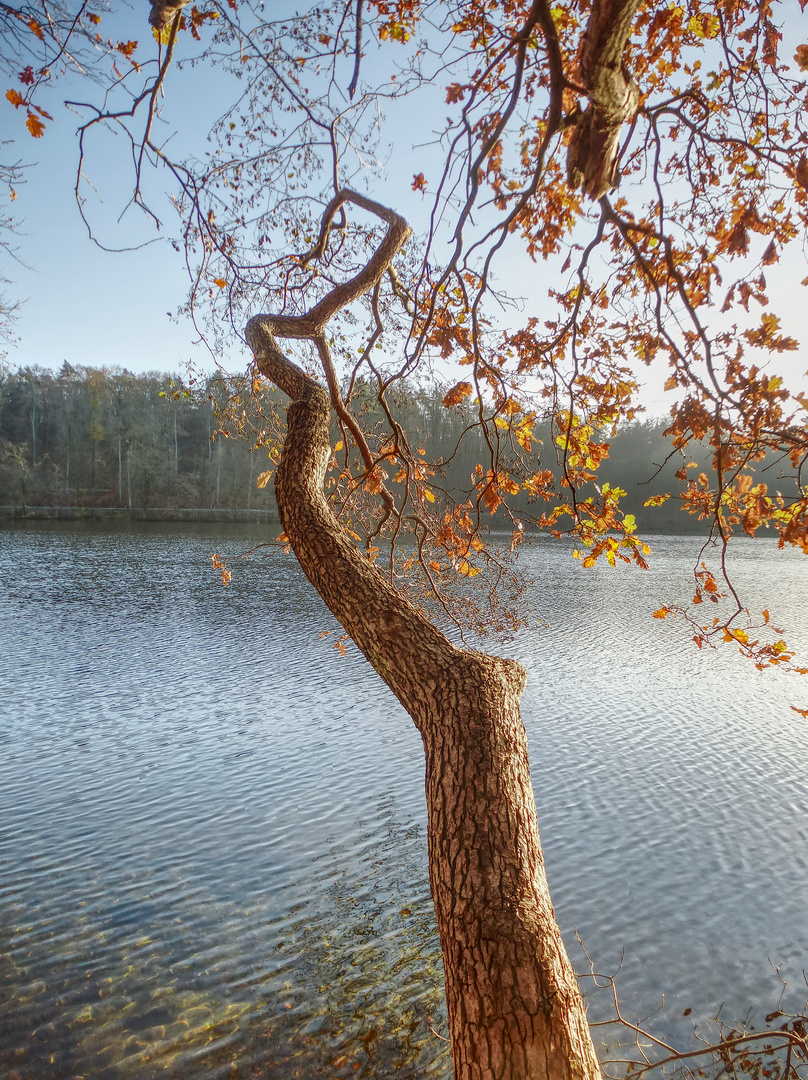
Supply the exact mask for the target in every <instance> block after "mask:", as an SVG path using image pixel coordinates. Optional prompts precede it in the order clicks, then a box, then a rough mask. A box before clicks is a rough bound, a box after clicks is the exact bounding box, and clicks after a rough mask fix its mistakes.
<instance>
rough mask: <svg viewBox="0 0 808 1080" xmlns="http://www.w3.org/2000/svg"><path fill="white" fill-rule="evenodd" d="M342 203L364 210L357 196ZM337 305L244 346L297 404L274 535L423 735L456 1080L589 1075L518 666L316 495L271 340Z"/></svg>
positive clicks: (310, 406)
mask: <svg viewBox="0 0 808 1080" xmlns="http://www.w3.org/2000/svg"><path fill="white" fill-rule="evenodd" d="M342 201H343V202H344V201H351V202H355V203H358V204H359V205H361V206H365V207H366V208H367V207H368V202H369V201H368V200H364V199H363V197H361V196H354V195H353V193H348V194H347V195H345V194H343V197H342ZM340 205H341V204H340ZM370 206H371V209H373V210H374V212H377V213H378V212H379V210H380V209H384V208H378V207H376V206H375V204H370ZM386 214H387V215H388V216H387V217H385V220H387V221H388V223H389V224H390V230H389V231H388V234H387V237H386V238H385V241H383V243H382V245H381V246H380V248H379V249H378V250H377V252H376V253H375V255H374V257H373V259H372V260H371V261H370V263H369V264H368V267H366V268H365V270H364V271H363V272H362V273H361V274H360V275H357V278H356V279H353V280H352V281H351V282H348V283H346V285H344V286H338V287H337V290H343V291H342V292H341V293H340V296H339V297H338V298H337V299H338V301H339V304H340V305H342V304H343V303H345V302H350V297H351V296H352V295H353V296H355V295H359V293H358V292H357V290H358V289H361V291H365V289H366V288H372V287H373V285H374V284H375V282H376V281H377V280H378V279H379V278H380V277H381V274H382V273H383V272H384V270H385V268H386V265H389V261H390V259H392V257H393V255H394V254H395V252H396V251H397V250H398V249H399V248H400V247H401V245H402V244H403V243H404V241H405V240H406V238H407V236H408V234H409V230H408V228H407V227H406V225H405V223H403V222H402V221H401V219H400V218H397V217H396V215H393V214H392V213H391V212H389V211H386ZM380 216H381V215H380ZM374 260H375V262H374ZM359 278H361V279H362V280H361V281H359V282H358V281H357V279H359ZM337 290H334V291H335V292H336V291H337ZM330 295H333V294H330ZM346 297H347V298H348V299H347V300H346ZM326 300H328V298H326ZM333 310H334V305H333V304H328V303H326V302H325V301H321V302H320V304H318V305H317V306H316V307H315V308H313V309H312V311H311V312H310V313H309V314H308V315H306V316H300V317H297V318H295V317H290V316H276V317H273V316H269V315H261V316H257V317H256V318H254V319H252V320H251V321H250V323H249V325H248V327H247V340H248V343H249V345H250V347H251V349H252V351H253V354H254V357H255V362H256V365H257V367H258V369H259V370H260V372H261V373H262V375H264V377H265V378H267V379H269V380H271V381H272V382H274V383H275V384H276V385H277V386H278V387H279V388H280V389H281V390H283V391H284V392H285V393H286V394H287V395H288V396H289V397H290V398H291V399H292V400H291V403H290V405H289V407H288V416H287V434H286V439H285V442H284V445H283V449H282V453H281V458H280V462H279V466H278V470H277V474H276V478H275V495H276V500H277V505H278V512H279V514H280V519H281V523H282V525H283V529H284V531H285V532H286V534H287V536H288V538H289V542H290V544H291V546H292V549H293V551H294V553H295V555H296V556H297V559H298V561H299V563H300V565H301V567H302V568H303V570H304V572H305V574H306V575H307V577H308V578H309V580H310V581H311V583H312V584H313V585H314V587H315V588H316V589H317V591H318V592H319V594H320V596H321V597H322V598H323V600H324V601H325V602H326V604H327V605H328V607H329V608H330V609H331V611H332V612H333V614H334V615H335V616H336V618H337V619H338V620H339V622H340V623H341V624H342V626H343V627H344V628H345V630H346V631H347V633H348V634H349V635H350V637H351V638H352V639H353V640H354V642H355V643H356V644H357V645H358V647H359V648H360V650H361V651H362V652H363V654H364V655H365V656H366V657H367V659H368V660H369V661H370V663H371V664H372V665H373V667H374V668H375V669H376V671H377V672H378V673H379V675H380V676H381V677H382V678H383V679H384V681H385V682H386V683H387V685H388V686H389V687H390V689H391V690H392V691H393V693H394V694H395V695H396V697H397V698H398V699H399V701H400V702H401V703H402V705H403V706H404V708H405V709H406V710H407V712H408V713H409V714H410V716H411V717H412V719H413V721H414V722H415V725H416V727H417V728H418V731H419V732H420V734H421V737H422V739H423V744H424V750H425V755H426V797H427V806H428V816H429V823H428V829H429V867H430V881H431V886H432V896H433V899H434V903H435V911H436V914H437V923H438V931H439V934H440V941H441V948H442V950H443V957H444V967H445V974H446V994H447V1005H448V1015H449V1028H450V1034H451V1044H452V1055H453V1060H454V1070H455V1080H538V1078H542V1080H568V1078H569V1080H573V1078H574V1080H595V1078H597V1077H599V1075H600V1072H599V1067H598V1062H597V1057H596V1055H595V1052H594V1048H593V1045H592V1041H591V1037H590V1033H589V1028H588V1025H587V1021H586V1013H585V1010H584V1006H583V1002H582V999H581V996H580V992H579V990H578V986H577V982H576V980H575V976H574V974H573V971H572V968H571V965H570V962H569V959H568V958H567V955H566V952H565V950H564V946H563V943H562V941H561V935H560V933H559V930H558V926H557V924H556V922H555V917H554V913H553V908H552V904H551V903H550V897H549V892H548V889H547V882H546V879H545V875H544V866H543V858H542V852H541V845H540V842H539V833H538V825H537V820H536V808H535V804H534V799H533V789H532V786H531V782H530V771H529V764H528V754H527V739H526V735H525V730H524V726H523V724H522V720H521V716H520V713H519V699H520V696H521V693H522V690H523V688H524V684H525V678H526V676H525V671H524V669H523V668H522V667H521V666H520V665H519V664H517V663H516V662H514V661H512V660H504V659H500V658H497V657H493V656H486V655H483V654H481V653H477V652H472V651H464V650H460V649H458V648H456V647H455V646H454V645H453V644H452V643H451V642H450V641H449V639H448V638H447V637H446V636H445V635H444V634H442V633H441V632H440V631H439V630H438V629H437V628H436V627H435V626H434V625H433V624H432V623H431V622H430V621H429V620H428V619H427V618H426V617H425V616H424V615H423V614H421V613H420V612H419V611H417V610H416V609H415V608H414V607H413V606H412V605H411V604H410V603H409V602H408V601H407V600H406V599H405V598H404V597H403V596H402V595H401V594H400V593H399V592H398V591H397V590H396V589H395V588H393V587H392V586H391V584H390V583H389V581H387V579H386V578H385V577H384V576H383V575H382V573H381V572H380V571H379V570H378V569H376V567H374V566H373V565H372V564H371V563H370V562H369V561H368V560H367V559H366V558H365V557H364V555H363V554H362V553H361V552H360V551H359V550H358V549H357V548H356V546H355V545H354V543H353V542H352V540H351V539H350V538H349V537H348V535H347V534H346V533H345V531H344V530H343V529H342V527H341V526H340V524H339V522H338V521H337V519H336V518H335V517H334V515H333V513H332V512H331V510H330V508H329V506H328V503H327V500H326V498H325V494H324V479H325V474H326V469H327V466H328V461H329V458H330V454H331V448H330V439H329V426H330V419H331V411H332V398H331V397H329V394H328V393H327V391H326V390H325V389H324V388H323V387H322V386H321V385H320V384H318V383H317V382H315V381H314V380H313V379H311V378H310V377H309V376H307V375H306V374H305V373H304V372H303V371H302V370H301V369H300V368H298V367H297V366H296V365H295V364H293V363H292V362H291V361H290V360H289V359H288V358H287V357H286V356H285V355H284V354H283V352H282V351H281V350H280V348H279V347H278V344H277V340H276V339H277V337H279V336H283V337H293V338H309V339H311V340H313V341H315V343H316V344H317V346H318V349H320V351H321V356H322V355H323V350H324V349H325V348H326V346H325V338H324V335H323V331H324V327H325V323H326V322H327V320H328V318H330V314H332V313H333ZM326 376H327V380H328V381H329V382H330V379H328V371H326Z"/></svg>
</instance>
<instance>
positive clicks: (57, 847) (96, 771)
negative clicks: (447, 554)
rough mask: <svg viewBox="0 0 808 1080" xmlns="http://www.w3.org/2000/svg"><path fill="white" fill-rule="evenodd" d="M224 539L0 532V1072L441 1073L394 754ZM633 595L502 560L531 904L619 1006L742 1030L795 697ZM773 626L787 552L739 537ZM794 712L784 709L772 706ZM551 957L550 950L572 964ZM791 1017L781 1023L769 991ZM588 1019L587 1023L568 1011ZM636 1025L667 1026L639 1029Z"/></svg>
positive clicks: (798, 583)
mask: <svg viewBox="0 0 808 1080" xmlns="http://www.w3.org/2000/svg"><path fill="white" fill-rule="evenodd" d="M255 536H256V534H255V533H253V532H251V531H250V530H248V529H246V528H243V527H242V528H239V527H232V526H228V527H218V526H217V527H209V528H199V527H194V529H193V531H191V530H190V529H189V528H185V529H175V530H171V529H170V528H166V527H165V526H158V527H143V528H133V529H129V530H122V531H113V530H106V529H100V528H98V529H95V528H90V527H88V528H67V529H59V528H52V527H43V526H30V527H27V528H16V529H6V530H3V531H0V572H2V580H3V582H4V595H3V597H2V599H0V640H1V641H2V660H0V665H1V666H2V675H1V678H2V685H3V687H4V694H3V697H2V700H0V748H2V756H0V868H2V875H1V876H0V911H2V926H0V935H2V940H0V972H1V973H2V978H1V979H0V986H2V994H3V998H4V1003H3V1013H4V1022H3V1025H2V1029H0V1070H2V1071H3V1073H4V1074H7V1075H8V1076H9V1077H12V1078H13V1080H57V1078H62V1077H64V1078H68V1077H70V1078H72V1077H74V1076H76V1075H82V1076H84V1077H87V1078H90V1077H92V1078H93V1080H98V1078H102V1080H107V1078H109V1080H119V1078H123V1077H133V1078H137V1080H147V1078H148V1080H150V1078H151V1077H153V1076H155V1075H156V1074H157V1073H159V1074H160V1075H164V1076H167V1077H180V1076H187V1075H188V1072H189V1069H192V1070H193V1074H194V1076H199V1077H203V1078H206V1080H207V1078H213V1077H217V1076H225V1075H227V1076H245V1077H246V1076H251V1075H261V1076H262V1077H265V1078H269V1080H275V1078H276V1077H277V1078H278V1080H280V1078H283V1080H285V1078H287V1077H292V1076H296V1075H300V1076H307V1077H313V1078H317V1077H321V1076H322V1077H329V1078H339V1077H342V1076H349V1075H350V1076H360V1077H370V1076H373V1077H386V1076H392V1075H396V1076H399V1077H412V1078H414V1077H421V1076H429V1077H432V1076H434V1077H449V1076H450V1074H451V1067H450V1063H449V1061H448V1057H447V1054H446V1047H445V1044H444V1043H442V1042H441V1041H440V1040H439V1039H437V1038H436V1037H435V1035H434V1034H433V1033H432V1031H431V1030H430V1029H431V1028H434V1029H435V1031H438V1032H440V1033H445V1016H444V1012H443V1006H442V976H441V969H440V955H439V949H438V946H437V942H436V938H435V933H434V922H433V917H432V913H431V906H430V898H429V887H428V880H427V870H426V853H425V832H424V819H425V808H424V800H423V758H422V753H421V748H420V743H419V739H418V736H417V734H416V732H415V730H414V728H413V727H412V725H411V723H410V722H409V720H408V718H407V717H406V715H405V714H404V713H403V712H402V710H401V709H400V708H399V706H398V705H397V704H396V702H395V701H394V700H393V699H392V697H391V695H389V693H388V692H387V691H386V689H385V688H384V687H383V686H382V685H381V684H380V683H379V681H378V680H377V678H376V677H375V675H374V674H373V673H372V671H371V670H370V669H369V667H368V666H367V665H366V664H365V662H364V661H363V660H362V658H361V657H359V656H358V654H357V653H356V651H355V650H349V651H348V654H347V656H346V658H345V659H342V658H341V657H340V656H339V654H338V653H337V652H335V650H334V649H333V648H332V643H333V636H332V637H331V638H330V639H329V638H328V637H326V638H324V639H322V640H321V639H320V638H319V634H320V632H321V631H323V630H328V629H334V627H335V624H334V621H333V619H332V618H331V617H330V615H328V613H327V612H326V611H325V610H324V608H323V607H322V604H321V603H320V601H319V599H318V598H317V597H316V596H314V595H313V594H312V592H311V590H310V588H309V587H308V585H307V583H306V582H305V581H304V580H303V578H302V576H301V574H300V572H299V570H298V569H297V567H296V565H295V564H294V562H293V561H292V560H291V559H289V558H285V557H283V556H274V557H272V558H270V559H260V558H258V559H253V560H252V561H250V562H249V563H244V564H241V563H239V564H238V565H237V567H235V569H236V573H235V574H234V578H233V585H232V586H231V587H230V588H229V589H227V590H224V589H222V588H221V587H220V586H217V584H216V578H215V575H214V574H213V573H212V571H211V568H210V555H211V553H212V552H213V551H218V552H219V553H220V554H226V553H228V552H229V553H232V554H235V553H237V552H238V551H240V550H244V549H245V548H246V547H248V546H251V545H252V543H254V542H255ZM695 543H696V542H695V541H694V540H693V538H658V539H657V540H656V541H655V547H656V549H657V551H656V554H657V555H658V556H659V562H658V564H657V563H655V564H654V565H655V568H654V569H653V570H652V571H651V572H649V573H647V574H642V573H639V572H636V571H619V572H618V573H614V572H608V571H601V570H600V569H595V570H593V571H588V572H583V571H581V569H580V568H579V567H578V566H577V565H576V564H573V563H572V562H571V561H570V560H569V556H568V554H567V553H566V551H565V550H564V549H563V548H562V546H561V545H557V544H553V543H544V544H540V545H539V546H537V547H536V548H535V549H533V551H531V552H530V553H528V555H527V556H526V558H525V560H524V565H525V569H526V572H527V573H528V574H529V576H530V577H531V578H533V579H534V582H535V584H534V586H533V587H532V589H531V591H530V593H529V602H530V603H531V604H532V605H533V607H534V608H535V614H536V615H537V616H540V617H541V619H542V624H543V628H542V629H541V630H538V631H537V630H535V629H534V630H530V631H526V632H524V633H523V634H522V635H521V636H520V637H519V639H518V640H517V641H516V642H515V643H512V645H511V646H509V647H508V648H507V650H505V651H507V652H508V653H509V654H510V655H515V656H518V658H519V659H520V660H522V662H523V663H525V665H526V666H527V667H528V670H529V673H530V680H529V683H528V689H527V691H526V694H525V699H524V707H523V713H524V717H525V723H526V726H527V729H528V735H529V738H530V745H531V758H532V768H533V779H534V786H535V788H536V795H537V803H538V807H539V821H540V825H541V829H542V839H543V843H544V848H545V854H546V859H547V865H548V874H549V878H550V884H551V889H552V893H553V898H554V902H555V905H556V911H557V914H558V917H559V921H560V922H561V925H562V929H563V931H564V935H565V939H566V941H567V943H568V945H569V946H570V948H571V949H572V950H573V951H574V952H575V951H577V950H576V947H575V936H574V935H575V928H576V927H577V929H578V931H579V933H580V934H581V938H582V940H583V941H584V943H585V945H586V947H587V949H588V950H589V953H590V955H591V956H592V957H593V959H594V960H595V962H596V964H597V966H598V968H599V969H600V970H608V971H609V972H611V971H613V970H614V969H615V968H616V967H617V966H618V965H619V963H620V958H621V954H622V953H623V951H624V950H625V956H624V959H623V967H622V972H621V976H620V988H621V995H622V997H623V998H624V1000H625V1002H626V1005H627V1008H628V1009H629V1011H630V1012H632V1013H633V1015H635V1016H637V1015H643V1014H644V1013H647V1012H650V1011H652V1010H653V1009H654V1008H655V1007H656V1005H657V1004H658V1000H659V997H660V995H661V994H662V993H663V992H664V993H665V995H666V1000H667V1001H668V1003H669V1006H670V1007H669V1009H668V1010H667V1012H666V1013H665V1014H664V1016H665V1017H667V1018H668V1019H664V1018H663V1020H662V1028H661V1029H660V1033H662V1034H664V1032H665V1031H667V1030H668V1029H670V1030H672V1031H673V1032H674V1034H676V1033H678V1031H679V1029H678V1026H677V1023H678V1022H677V1017H681V1014H682V1012H683V1010H684V1008H685V1007H690V1008H692V1009H693V1013H694V1015H695V1016H709V1015H710V1014H711V1013H712V1012H714V1010H715V1009H716V1008H717V1007H718V1005H719V1004H720V1003H721V1002H722V1001H724V1002H726V1008H727V1010H729V1012H730V1013H732V1011H733V1010H736V1011H737V1010H740V1011H745V1010H746V1007H747V1006H749V1005H750V1004H751V1005H753V1006H754V1007H755V1009H756V1010H757V1011H759V1012H761V1013H762V1012H765V1011H768V1010H769V1008H771V1007H772V1003H773V1002H774V1001H775V1000H776V997H777V993H778V983H777V979H776V977H775V976H774V975H773V973H772V971H771V968H770V967H769V964H768V960H769V959H770V960H771V962H772V963H773V964H776V965H780V964H782V965H783V972H784V974H785V975H786V976H787V977H788V978H789V981H790V982H791V983H792V985H794V986H796V984H797V983H798V982H799V980H800V972H801V969H802V966H803V964H804V962H805V958H806V957H808V921H806V918H805V912H804V896H805V894H806V886H808V845H806V839H807V836H806V834H807V833H808V828H807V827H806V812H807V811H808V780H807V779H806V777H808V740H806V738H805V735H804V730H805V728H804V721H802V720H800V719H799V718H798V717H797V715H796V714H795V713H793V712H791V711H790V708H789V706H790V705H791V704H804V703H805V702H804V701H802V702H801V701H800V692H801V691H802V687H801V686H800V684H799V681H798V680H795V679H794V678H791V679H789V678H785V677H782V676H780V675H779V673H764V674H763V675H760V674H758V673H756V672H755V671H754V670H753V669H751V668H750V667H749V665H744V664H741V663H740V662H739V661H737V660H736V659H735V657H734V656H733V655H731V654H730V653H721V654H718V655H716V654H710V655H706V654H704V653H698V652H697V651H696V650H695V648H694V647H693V646H692V644H691V643H689V642H688V640H687V638H688V635H687V633H686V631H685V629H684V628H683V627H682V626H680V625H677V624H676V623H672V622H671V620H667V621H666V622H664V623H661V622H660V621H658V620H653V619H651V617H650V612H651V611H653V610H654V609H655V608H656V607H658V606H659V605H660V604H661V603H663V602H665V601H668V600H671V599H674V598H678V597H681V596H682V595H683V594H684V593H685V591H686V589H687V587H688V586H687V574H688V572H689V571H690V570H691V569H692V563H693V558H694V550H695ZM736 572H737V577H738V580H739V582H740V583H741V584H742V585H743V586H744V588H745V590H746V595H747V596H748V598H749V600H750V603H758V602H760V606H763V604H764V603H765V604H766V605H767V606H769V607H770V608H771V609H772V614H773V615H774V616H776V617H777V618H781V619H782V620H783V621H785V622H786V623H788V624H790V628H791V627H793V632H792V633H791V637H793V638H794V639H795V640H796V637H797V635H798V634H800V633H802V634H803V642H802V643H803V647H804V649H805V648H808V641H806V640H805V635H804V631H803V630H802V627H801V619H802V613H803V612H804V610H805V588H804V570H803V567H802V563H801V562H800V558H799V556H797V555H795V554H794V553H792V552H782V553H778V552H777V551H775V550H774V548H773V546H772V545H771V544H769V543H768V542H761V541H758V542H754V543H752V542H748V543H743V542H741V543H740V544H739V545H738V554H737V556H736ZM802 696H803V698H805V697H806V696H808V695H806V694H805V693H804V692H802ZM580 959H581V957H580V956H578V957H577V959H576V962H579V961H580ZM797 997H798V998H799V1000H798V1002H797V1003H798V1004H800V1003H801V996H800V995H797ZM590 1001H591V1006H590V1007H591V1009H592V1012H593V1014H595V1015H599V1014H600V1012H601V1011H602V1009H603V1008H605V1005H604V1004H603V1003H602V1002H601V999H600V998H599V997H598V995H590ZM666 1025H667V1026H666Z"/></svg>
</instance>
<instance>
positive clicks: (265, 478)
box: [255, 469, 272, 488]
mask: <svg viewBox="0 0 808 1080" xmlns="http://www.w3.org/2000/svg"><path fill="white" fill-rule="evenodd" d="M271 479H272V469H267V471H266V472H262V473H261V474H260V475H259V477H258V479H257V480H256V481H255V486H256V487H257V488H265V487H266V486H267V484H268V483H269V481H270V480H271Z"/></svg>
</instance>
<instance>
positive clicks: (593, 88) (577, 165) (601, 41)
mask: <svg viewBox="0 0 808 1080" xmlns="http://www.w3.org/2000/svg"><path fill="white" fill-rule="evenodd" d="M639 5H640V0H594V2H593V4H592V10H591V13H590V15H589V21H588V22H587V26H586V31H585V33H584V35H583V38H582V41H581V49H580V53H579V58H578V62H579V68H580V77H581V81H582V83H583V85H584V87H585V89H586V91H587V94H588V96H589V104H588V106H587V108H586V109H585V110H584V112H583V113H581V115H580V117H579V118H578V122H577V123H576V125H575V128H574V130H573V133H572V138H571V139H570V144H569V149H568V151H567V179H568V182H569V184H570V186H571V187H573V188H583V190H584V192H585V193H586V194H587V195H589V196H590V198H592V199H600V198H601V197H602V196H603V195H605V194H607V192H609V191H611V189H612V188H613V187H614V186H615V185H616V184H617V181H618V174H617V154H618V149H619V145H618V144H619V139H620V131H621V128H622V127H623V124H624V123H626V121H628V120H631V119H633V117H634V114H635V113H636V111H637V103H638V94H637V88H636V86H635V85H634V83H633V81H632V79H631V76H630V75H629V73H628V71H627V70H626V67H625V64H624V63H623V53H624V52H625V48H626V44H627V43H628V39H629V37H630V35H631V27H632V24H633V21H634V16H635V14H636V13H637V8H638V7H639Z"/></svg>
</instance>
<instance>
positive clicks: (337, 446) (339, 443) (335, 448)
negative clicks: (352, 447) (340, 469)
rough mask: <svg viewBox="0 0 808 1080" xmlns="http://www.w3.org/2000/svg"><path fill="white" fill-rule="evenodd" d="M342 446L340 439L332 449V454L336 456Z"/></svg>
mask: <svg viewBox="0 0 808 1080" xmlns="http://www.w3.org/2000/svg"><path fill="white" fill-rule="evenodd" d="M342 446H343V442H342V439H340V441H339V442H338V443H337V445H336V446H335V447H334V453H335V454H336V453H337V451H339V450H341V449H342Z"/></svg>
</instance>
